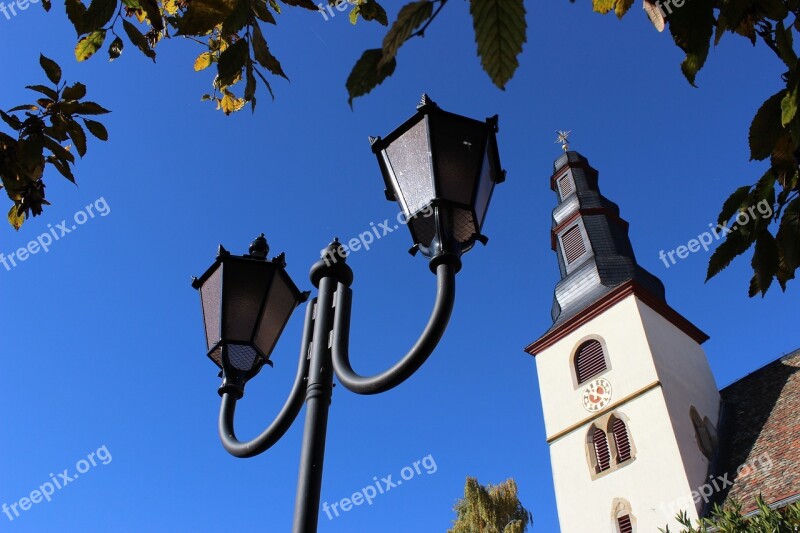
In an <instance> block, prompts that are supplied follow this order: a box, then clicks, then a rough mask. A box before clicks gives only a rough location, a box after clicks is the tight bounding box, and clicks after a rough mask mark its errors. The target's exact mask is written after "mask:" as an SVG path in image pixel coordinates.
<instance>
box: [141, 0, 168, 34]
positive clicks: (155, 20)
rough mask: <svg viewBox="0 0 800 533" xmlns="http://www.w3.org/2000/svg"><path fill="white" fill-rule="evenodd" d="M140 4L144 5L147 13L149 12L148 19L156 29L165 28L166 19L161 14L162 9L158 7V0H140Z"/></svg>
mask: <svg viewBox="0 0 800 533" xmlns="http://www.w3.org/2000/svg"><path fill="white" fill-rule="evenodd" d="M139 5H141V6H142V9H143V10H144V12H145V14H147V20H149V21H150V25H151V26H153V29H154V30H156V31H161V30H163V29H164V19H163V17H162V16H161V9H160V8H159V7H158V2H157V1H156V0H139Z"/></svg>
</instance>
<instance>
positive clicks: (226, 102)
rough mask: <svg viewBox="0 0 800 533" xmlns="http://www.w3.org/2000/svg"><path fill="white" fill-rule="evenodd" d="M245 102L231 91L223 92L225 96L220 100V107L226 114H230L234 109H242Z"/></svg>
mask: <svg viewBox="0 0 800 533" xmlns="http://www.w3.org/2000/svg"><path fill="white" fill-rule="evenodd" d="M246 103H247V102H246V101H245V100H244V98H237V97H236V96H235V95H234V94H233V93H229V92H227V91H226V92H225V96H224V97H223V98H222V102H221V103H220V106H221V108H222V112H223V113H225V114H226V115H230V114H231V113H234V112H236V111H239V110H240V109H242V108H243V107H244V106H245V104H246Z"/></svg>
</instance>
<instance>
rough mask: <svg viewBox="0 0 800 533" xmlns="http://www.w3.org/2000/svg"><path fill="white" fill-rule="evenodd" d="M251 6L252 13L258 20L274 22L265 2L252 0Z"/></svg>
mask: <svg viewBox="0 0 800 533" xmlns="http://www.w3.org/2000/svg"><path fill="white" fill-rule="evenodd" d="M252 8H253V14H254V15H255V16H256V17H258V18H259V19H260V20H263V21H264V22H267V23H269V24H276V22H275V17H274V16H273V15H272V13H270V11H269V9H267V3H266V2H265V1H264V0H253V4H252Z"/></svg>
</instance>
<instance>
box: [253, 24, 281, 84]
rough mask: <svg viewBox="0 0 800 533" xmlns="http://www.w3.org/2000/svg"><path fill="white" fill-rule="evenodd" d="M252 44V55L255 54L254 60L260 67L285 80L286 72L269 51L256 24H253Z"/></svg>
mask: <svg viewBox="0 0 800 533" xmlns="http://www.w3.org/2000/svg"><path fill="white" fill-rule="evenodd" d="M252 44H253V55H254V56H255V58H256V61H258V63H259V64H260V65H261V66H262V67H264V68H265V69H267V70H269V71H270V72H272V73H273V74H275V75H276V76H281V77H283V78H286V79H287V80H288V79H289V78H288V77H287V76H286V73H285V72H283V67H281V63H280V61H278V59H277V58H276V57H275V56H273V55H272V53H271V52H270V51H269V47H268V46H267V41H266V40H265V39H264V34H262V33H261V28H259V27H258V25H257V24H256V25H255V26H253V43H252Z"/></svg>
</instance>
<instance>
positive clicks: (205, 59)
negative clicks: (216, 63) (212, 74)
mask: <svg viewBox="0 0 800 533" xmlns="http://www.w3.org/2000/svg"><path fill="white" fill-rule="evenodd" d="M212 59H213V58H212V56H211V52H203V53H202V54H200V55H199V56H197V59H195V60H194V70H195V72H199V71H201V70H203V69H207V68H208V67H210V66H211V63H212V62H213V60H212Z"/></svg>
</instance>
